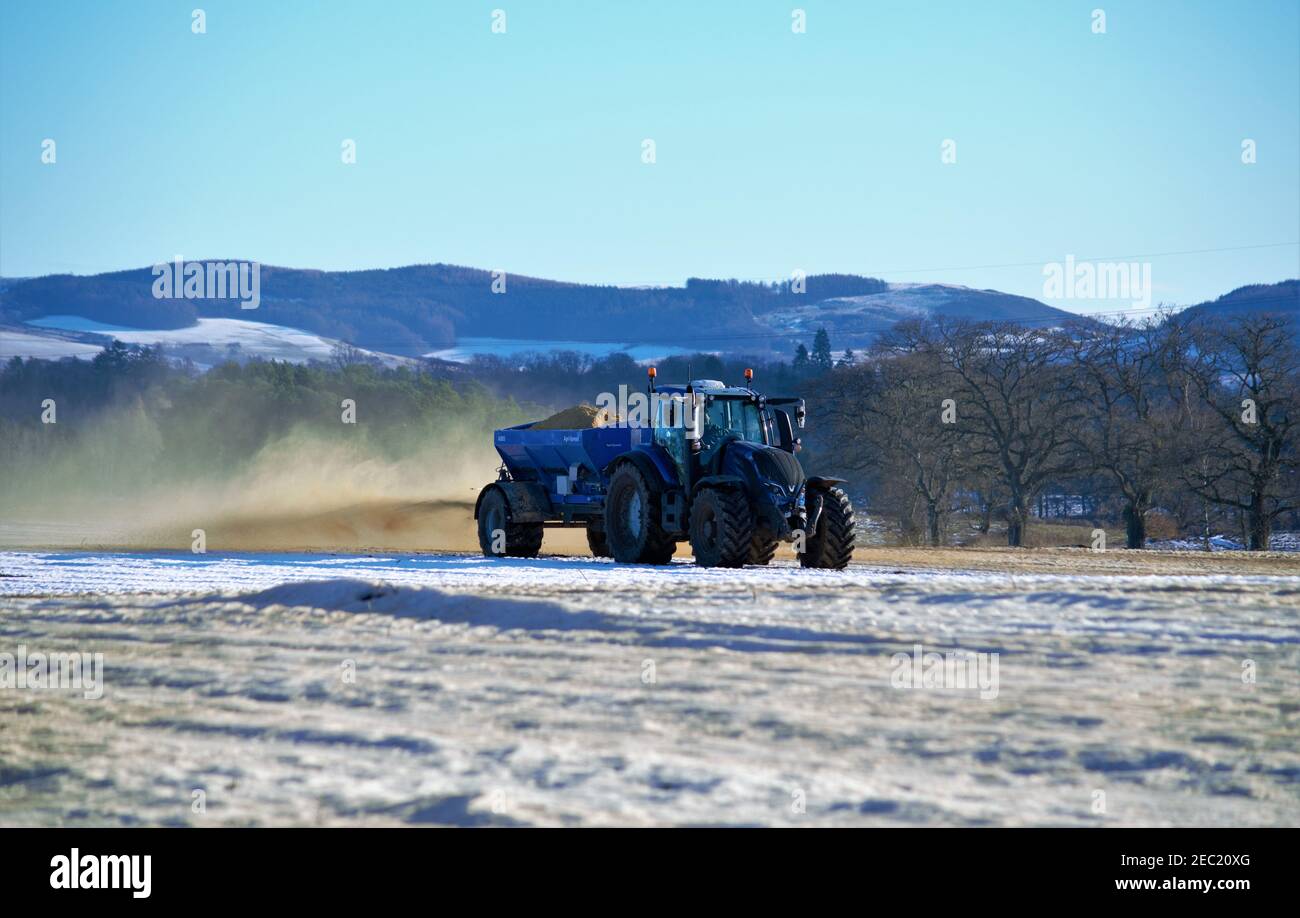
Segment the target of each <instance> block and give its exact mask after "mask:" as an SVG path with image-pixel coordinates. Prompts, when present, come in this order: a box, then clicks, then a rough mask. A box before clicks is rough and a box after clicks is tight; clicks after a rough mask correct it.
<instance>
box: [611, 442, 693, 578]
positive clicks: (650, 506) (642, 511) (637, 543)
mask: <svg viewBox="0 0 1300 918" xmlns="http://www.w3.org/2000/svg"><path fill="white" fill-rule="evenodd" d="M659 498H660V489H659V488H658V487H655V486H653V485H652V484H651V483H650V482H649V481H647V480H646V477H645V476H644V475H643V474H641V470H640V469H638V468H637V467H636V466H635V465H633V464H632V463H631V462H625V463H623V464H622V465H620V466H619V467H618V468H617V469H615V470H614V474H613V475H612V476H610V479H609V493H608V494H607V495H606V496H605V544H606V545H607V546H608V547H609V553H610V554H611V555H612V556H613V558H614V560H615V561H618V562H620V563H622V564H667V563H668V562H669V561H671V560H672V557H673V551H674V550H675V548H676V547H677V544H676V542H674V541H673V538H672V536H670V535H669V534H668V533H667V532H665V531H664V528H663V526H661V525H660V522H659Z"/></svg>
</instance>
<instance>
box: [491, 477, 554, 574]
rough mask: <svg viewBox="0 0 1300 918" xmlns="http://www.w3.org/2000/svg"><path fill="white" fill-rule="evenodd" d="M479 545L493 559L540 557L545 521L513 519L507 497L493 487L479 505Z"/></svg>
mask: <svg viewBox="0 0 1300 918" xmlns="http://www.w3.org/2000/svg"><path fill="white" fill-rule="evenodd" d="M478 546H479V548H481V549H483V554H485V555H487V556H488V557H489V558H501V557H510V558H536V557H537V553H538V552H539V551H541V550H542V524H541V523H512V522H510V505H509V504H507V503H506V496H505V495H504V494H502V493H501V489H500V488H492V489H491V490H490V491H488V492H487V493H486V494H484V495H483V502H482V503H481V504H479V508H478Z"/></svg>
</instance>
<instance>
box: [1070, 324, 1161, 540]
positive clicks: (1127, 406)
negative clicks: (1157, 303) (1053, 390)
mask: <svg viewBox="0 0 1300 918" xmlns="http://www.w3.org/2000/svg"><path fill="white" fill-rule="evenodd" d="M1167 319H1168V317H1167V316H1161V317H1156V318H1152V319H1149V320H1148V321H1145V322H1142V323H1139V324H1136V325H1135V324H1131V323H1129V322H1120V323H1118V324H1115V325H1107V324H1102V323H1079V324H1077V325H1074V326H1072V327H1070V328H1069V329H1067V332H1068V339H1069V340H1070V349H1071V358H1072V362H1073V364H1074V367H1075V369H1076V373H1075V381H1076V384H1077V385H1078V386H1079V389H1080V394H1081V396H1082V405H1083V406H1084V415H1083V417H1082V418H1081V419H1080V420H1081V422H1082V423H1080V424H1079V425H1078V426H1077V427H1075V428H1073V429H1072V430H1071V434H1072V437H1073V441H1074V445H1075V447H1076V448H1077V449H1078V451H1079V453H1080V455H1081V456H1082V457H1085V458H1086V459H1087V461H1088V462H1089V463H1090V464H1091V466H1092V468H1093V469H1094V470H1096V471H1098V472H1101V473H1103V474H1104V475H1105V476H1106V477H1107V478H1108V479H1109V480H1110V482H1111V483H1112V484H1113V485H1114V487H1115V489H1116V491H1118V494H1119V497H1120V499H1121V501H1122V503H1123V518H1124V528H1125V535H1126V544H1127V546H1128V547H1129V548H1142V547H1143V546H1144V545H1145V544H1146V531H1147V514H1148V513H1149V512H1150V510H1151V508H1152V507H1153V505H1154V501H1155V500H1156V496H1157V494H1158V493H1159V491H1160V489H1161V488H1162V487H1164V486H1165V485H1167V484H1168V482H1169V479H1170V477H1171V473H1172V465H1173V459H1174V443H1175V439H1176V435H1177V424H1178V420H1179V418H1180V417H1181V415H1180V414H1179V412H1178V411H1177V408H1176V405H1177V401H1178V400H1177V398H1176V393H1177V388H1178V385H1179V377H1178V373H1177V367H1178V359H1177V355H1178V354H1179V353H1181V349H1180V341H1179V337H1180V336H1179V334H1178V328H1179V327H1178V326H1177V325H1176V324H1174V323H1171V322H1169V321H1167Z"/></svg>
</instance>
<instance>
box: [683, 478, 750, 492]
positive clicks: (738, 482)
mask: <svg viewBox="0 0 1300 918" xmlns="http://www.w3.org/2000/svg"><path fill="white" fill-rule="evenodd" d="M700 488H722V489H723V490H724V491H744V490H745V479H743V478H741V477H740V476H739V475H709V476H707V477H706V478H701V479H700V480H699V481H697V482H695V487H694V488H693V489H692V491H699V490H700Z"/></svg>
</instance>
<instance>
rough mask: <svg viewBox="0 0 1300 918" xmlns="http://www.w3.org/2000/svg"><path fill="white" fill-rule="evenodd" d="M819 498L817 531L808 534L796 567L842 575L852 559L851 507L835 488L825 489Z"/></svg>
mask: <svg viewBox="0 0 1300 918" xmlns="http://www.w3.org/2000/svg"><path fill="white" fill-rule="evenodd" d="M821 498H822V512H821V515H820V516H819V517H818V518H817V531H816V532H810V533H808V535H807V542H806V544H805V546H804V548H805V550H804V552H803V553H802V554H800V555H799V563H800V564H802V565H803V566H804V567H820V568H829V569H831V570H837V571H842V570H844V568H846V567H848V566H849V560H850V559H851V558H852V557H853V543H854V535H853V504H852V502H851V501H850V500H849V496H848V495H847V494H845V493H844V492H843V491H842V490H840V489H839V488H827V489H826V490H825V491H823V492H822V495H821Z"/></svg>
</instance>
